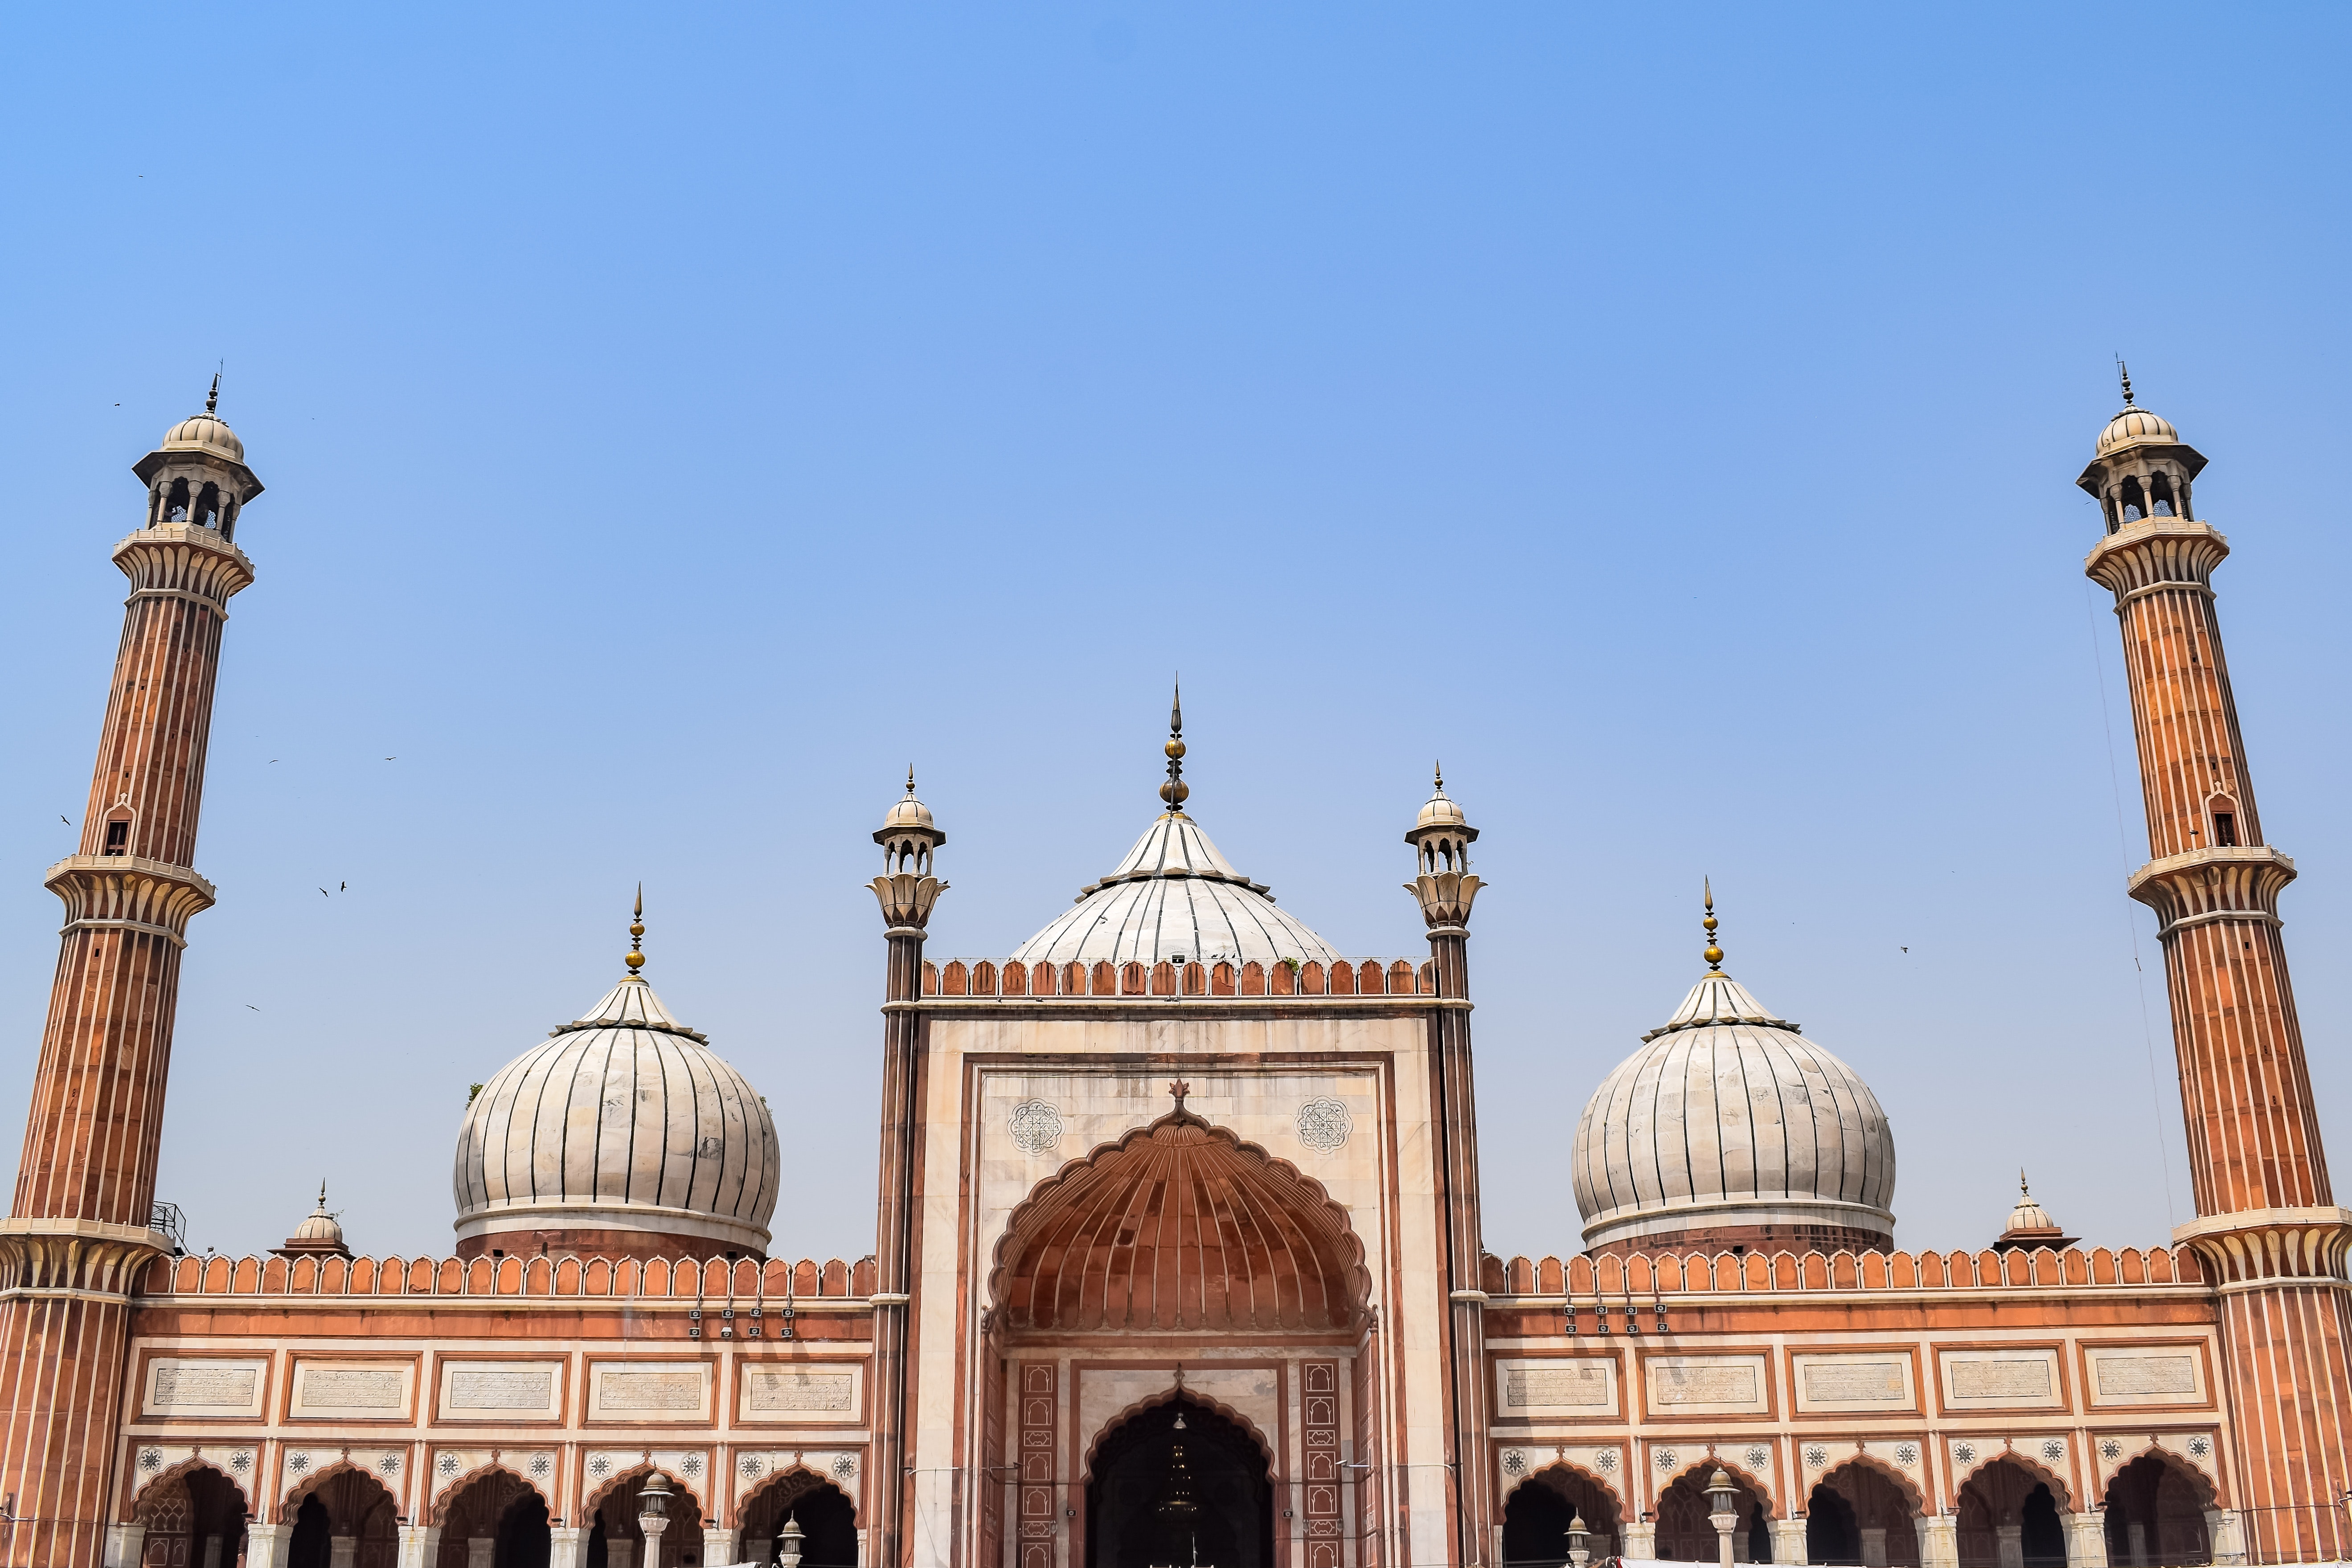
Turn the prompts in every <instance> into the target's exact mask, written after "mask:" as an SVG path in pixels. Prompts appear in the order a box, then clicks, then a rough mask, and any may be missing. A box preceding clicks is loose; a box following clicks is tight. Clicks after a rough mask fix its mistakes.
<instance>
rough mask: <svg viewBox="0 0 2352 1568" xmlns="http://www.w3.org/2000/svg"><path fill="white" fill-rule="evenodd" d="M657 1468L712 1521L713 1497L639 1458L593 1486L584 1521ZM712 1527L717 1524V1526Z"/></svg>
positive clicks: (670, 1471)
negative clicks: (706, 1495)
mask: <svg viewBox="0 0 2352 1568" xmlns="http://www.w3.org/2000/svg"><path fill="white" fill-rule="evenodd" d="M485 1468H488V1467H485ZM656 1470H659V1471H661V1473H662V1479H664V1480H667V1482H669V1484H670V1487H671V1489H673V1490H677V1491H682V1492H684V1493H685V1494H686V1495H687V1496H688V1497H690V1498H692V1499H693V1500H694V1506H695V1508H696V1509H697V1510H698V1511H699V1513H700V1515H701V1518H702V1521H703V1523H704V1524H706V1525H709V1524H710V1521H711V1519H712V1517H713V1515H712V1512H711V1508H710V1500H709V1499H708V1498H706V1497H704V1496H703V1495H702V1489H701V1488H700V1487H698V1486H696V1485H695V1484H694V1483H693V1482H692V1481H689V1480H688V1479H686V1478H685V1477H684V1476H681V1475H679V1474H678V1473H677V1471H676V1470H673V1469H671V1468H668V1467H667V1466H666V1465H656V1464H655V1463H654V1462H653V1461H652V1460H651V1459H642V1460H639V1461H638V1462H637V1463H636V1464H634V1465H631V1466H630V1467H629V1468H627V1469H625V1470H614V1472H613V1473H612V1474H611V1475H609V1476H606V1477H605V1478H604V1479H603V1480H601V1481H598V1482H597V1483H596V1484H595V1486H594V1487H593V1488H592V1489H590V1490H589V1493H588V1495H587V1496H586V1497H585V1498H584V1499H583V1500H581V1504H580V1517H581V1518H582V1519H583V1520H585V1519H587V1518H588V1517H589V1516H591V1515H592V1514H593V1513H594V1512H595V1511H596V1510H598V1509H599V1508H602V1507H603V1506H604V1500H605V1499H606V1498H608V1497H610V1496H612V1495H613V1493H614V1491H615V1490H617V1489H620V1488H622V1487H625V1486H626V1485H628V1484H629V1483H630V1482H631V1481H633V1480H635V1479H638V1478H639V1477H640V1476H649V1475H651V1474H653V1473H654V1472H655V1471H656ZM475 1473H476V1474H479V1473H480V1472H479V1471H476V1472H475ZM713 1528H716V1527H715V1526H714V1527H713Z"/></svg>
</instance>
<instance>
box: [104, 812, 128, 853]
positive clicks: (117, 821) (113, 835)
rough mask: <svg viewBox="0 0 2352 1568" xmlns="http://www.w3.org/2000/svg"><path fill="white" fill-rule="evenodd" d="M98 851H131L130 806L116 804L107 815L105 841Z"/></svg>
mask: <svg viewBox="0 0 2352 1568" xmlns="http://www.w3.org/2000/svg"><path fill="white" fill-rule="evenodd" d="M100 853H101V854H105V855H128V854H130V853H131V808H130V807H128V806H122V805H118V806H116V807H115V808H114V809H113V811H111V812H110V813H109V814H108V815H107V818H106V842H105V845H104V846H103V847H102V848H101V849H100Z"/></svg>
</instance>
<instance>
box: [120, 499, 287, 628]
mask: <svg viewBox="0 0 2352 1568" xmlns="http://www.w3.org/2000/svg"><path fill="white" fill-rule="evenodd" d="M114 564H115V565H116V567H118V568H119V569H120V570H121V573H122V574H123V575H124V576H125V577H127V578H129V579H130V580H131V597H132V598H134V599H136V598H141V597H148V598H175V599H190V600H193V601H194V602H195V603H197V604H200V605H209V606H211V607H212V608H213V609H214V610H215V611H218V612H219V613H220V614H221V615H223V616H226V615H227V614H228V602H229V600H230V599H231V598H232V597H233V596H235V595H237V594H239V593H241V592H243V591H244V590H245V589H247V588H249V587H251V586H252V585H253V563H252V562H251V561H250V560H249V559H247V556H246V553H245V552H244V551H242V550H239V549H238V548H237V547H236V545H234V544H232V543H230V542H228V541H227V540H226V538H224V537H223V536H222V535H221V532H220V531H219V530H218V529H212V528H205V527H203V526H201V525H195V524H190V523H184V522H167V523H159V524H157V525H156V526H154V527H152V528H142V529H141V530H140V531H138V532H136V533H134V534H131V535H130V536H129V537H128V538H126V539H124V540H123V541H122V542H121V543H120V544H117V545H116V546H115V547H114Z"/></svg>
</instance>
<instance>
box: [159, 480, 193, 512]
mask: <svg viewBox="0 0 2352 1568" xmlns="http://www.w3.org/2000/svg"><path fill="white" fill-rule="evenodd" d="M163 521H165V522H185V521H188V481H187V480H185V479H173V481H172V490H171V495H170V497H169V499H167V500H165V501H164V502H163Z"/></svg>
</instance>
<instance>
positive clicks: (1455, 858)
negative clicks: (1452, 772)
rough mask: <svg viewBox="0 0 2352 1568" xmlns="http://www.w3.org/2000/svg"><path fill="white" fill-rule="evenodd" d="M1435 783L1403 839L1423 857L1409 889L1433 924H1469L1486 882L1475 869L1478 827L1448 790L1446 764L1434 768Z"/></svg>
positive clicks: (1426, 919)
mask: <svg viewBox="0 0 2352 1568" xmlns="http://www.w3.org/2000/svg"><path fill="white" fill-rule="evenodd" d="M1433 773H1434V776H1435V781H1436V782H1435V783H1434V784H1433V786H1432V791H1431V794H1430V797H1429V801H1428V804H1426V805H1423V807H1422V808H1421V816H1419V817H1418V818H1417V819H1416V820H1415V821H1414V823H1413V825H1412V831H1411V832H1409V833H1407V834H1406V835H1405V836H1404V841H1405V842H1406V843H1407V844H1410V845H1412V847H1413V850H1414V852H1415V853H1416V854H1418V855H1419V856H1420V858H1421V874H1420V875H1419V876H1417V877H1415V878H1414V879H1412V881H1410V882H1407V883H1406V884H1405V885H1404V890H1405V891H1406V892H1408V893H1411V894H1412V896H1413V897H1414V898H1415V899H1417V900H1420V901H1421V914H1422V919H1423V920H1424V921H1428V922H1429V924H1430V926H1431V927H1432V928H1433V929H1435V928H1438V927H1455V926H1466V925H1467V924H1469V922H1470V905H1471V902H1472V900H1475V899H1476V898H1477V897H1478V889H1480V888H1483V887H1485V886H1486V884H1485V883H1484V882H1482V881H1480V880H1479V879H1477V878H1475V877H1474V876H1472V875H1471V874H1470V846H1471V844H1472V843H1473V842H1474V841H1475V840H1476V838H1477V837H1478V830H1477V829H1476V828H1475V827H1473V826H1470V819H1469V818H1468V817H1466V816H1463V815H1462V808H1461V807H1460V806H1458V805H1454V801H1453V799H1452V797H1450V796H1449V795H1446V793H1445V765H1444V763H1439V764H1437V766H1436V767H1435V768H1434V769H1433Z"/></svg>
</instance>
